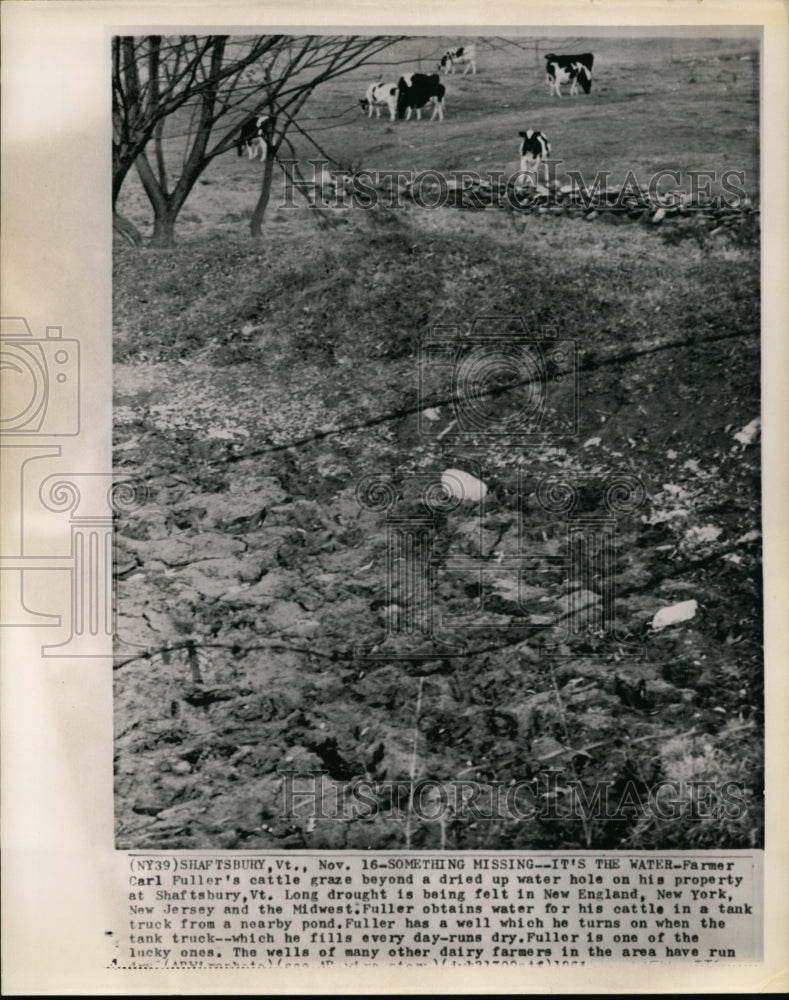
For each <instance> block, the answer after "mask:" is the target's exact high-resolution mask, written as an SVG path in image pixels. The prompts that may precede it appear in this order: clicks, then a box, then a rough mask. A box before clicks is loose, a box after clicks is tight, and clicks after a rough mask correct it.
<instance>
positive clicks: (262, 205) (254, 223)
mask: <svg viewBox="0 0 789 1000" xmlns="http://www.w3.org/2000/svg"><path fill="white" fill-rule="evenodd" d="M273 178H274V150H273V149H272V148H271V146H270V145H269V144H266V158H265V160H264V161H263V180H262V181H261V183H260V197H259V198H258V203H257V205H255V211H254V212H253V213H252V218H251V219H250V220H249V232H250V235H251V236H252V239H253V240H259V239H260V238H261V235H262V232H261V229H262V226H263V216H264V215H265V214H266V208H267V207H268V203H269V199H270V198H271V182H272V180H273Z"/></svg>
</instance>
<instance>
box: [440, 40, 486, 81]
mask: <svg viewBox="0 0 789 1000" xmlns="http://www.w3.org/2000/svg"><path fill="white" fill-rule="evenodd" d="M455 63H465V68H464V69H463V76H465V75H466V73H468V71H469V70H471V72H472V73H473V74H474V75H475V76H476V73H477V50H476V47H475V46H474V45H466V46H463V45H461V46H460V48H459V49H448V50H447V51H446V52H445V53H444V54H443V56H441V61H440V62H439V64H438V72H439V73H454V72H455Z"/></svg>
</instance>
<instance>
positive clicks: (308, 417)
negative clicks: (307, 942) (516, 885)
mask: <svg viewBox="0 0 789 1000" xmlns="http://www.w3.org/2000/svg"><path fill="white" fill-rule="evenodd" d="M111 47H112V108H113V160H112V170H113V177H112V197H113V213H114V214H113V228H114V243H113V361H114V365H113V391H114V403H113V420H114V423H113V427H114V438H113V443H114V451H113V455H114V467H115V470H116V474H122V475H123V476H124V477H126V476H128V477H129V479H130V480H133V481H139V482H140V484H141V485H140V487H139V491H140V500H139V505H138V506H137V507H136V508H135V509H133V510H131V511H129V512H124V513H121V514H120V515H119V516H118V517H117V519H116V578H117V614H118V617H117V632H116V644H115V657H116V658H115V666H114V712H115V748H114V750H115V821H116V844H117V846H118V847H119V848H124V849H134V848H145V849H155V850H165V849H167V850H169V849H174V848H177V849H223V850H255V849H266V850H270V849H296V850H310V851H316V850H322V849H331V850H346V849H347V850H354V851H362V850H371V849H372V850H398V849H400V850H418V851H435V850H525V849H529V850H563V849H586V850H589V849H591V850H617V849H620V850H621V849H629V850H655V849H691V848H718V849H724V848H759V847H761V846H762V844H763V790H764V766H763V720H764V688H763V645H762V582H761V581H762V576H761V574H762V570H761V545H762V543H761V538H762V535H761V491H760V421H761V406H760V393H761V384H760V353H761V337H760V330H761V313H760V217H761V198H760V187H759V179H760V178H759V166H760V159H759V153H760V150H759V99H760V59H761V29H758V28H746V27H743V28H721V29H719V30H716V29H713V28H707V29H703V30H702V29H691V28H686V29H681V28H677V29H665V28H664V29H654V30H646V29H642V30H638V31H636V30H627V31H625V30H617V29H613V28H612V29H609V30H607V31H602V30H598V31H597V32H592V33H589V32H586V33H585V32H584V31H583V30H582V29H580V28H579V29H578V30H577V31H573V30H570V29H561V30H559V29H556V30H555V31H553V33H551V32H550V31H547V30H545V31H544V32H541V33H539V34H537V33H535V34H530V33H529V32H528V31H526V30H522V31H520V32H517V33H513V32H508V33H506V34H502V35H493V34H489V33H485V32H482V31H479V32H473V31H471V32H469V31H467V32H464V33H463V34H462V35H457V36H456V35H452V36H450V35H437V34H431V35H414V34H405V35H391V36H390V35H372V34H347V35H312V34H301V35H300V34H292V35H290V34H289V35H271V34H260V35H248V36H238V35H231V36H228V35H207V34H206V35H146V36H142V35H140V36H121V35H118V36H115V37H114V38H113V39H112V41H111Z"/></svg>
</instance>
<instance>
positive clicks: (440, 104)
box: [397, 73, 446, 122]
mask: <svg viewBox="0 0 789 1000" xmlns="http://www.w3.org/2000/svg"><path fill="white" fill-rule="evenodd" d="M445 93H446V87H445V86H444V84H443V83H442V82H441V80H440V78H439V75H438V73H431V74H430V75H429V76H428V74H427V73H404V74H403V76H401V77H400V79H399V80H398V81H397V117H398V118H405V119H406V121H408V120H409V119H410V117H411V112H412V111H416V118H417V121H421V120H422V108H424V107H425V106H426V105H427V104H432V105H433V115H432V117H431V119H430V121H431V122H432V121H433V119H434V118H435V117H436V115H438V118H439V120H440V121H443V120H444V94H445Z"/></svg>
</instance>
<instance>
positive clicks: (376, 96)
mask: <svg viewBox="0 0 789 1000" xmlns="http://www.w3.org/2000/svg"><path fill="white" fill-rule="evenodd" d="M359 104H360V105H361V108H362V111H366V112H367V117H368V118H372V117H373V108H375V117H376V118H380V117H381V107H387V108H389V117H390V118H391V120H392V121H394V120H395V112H396V111H397V84H396V83H371V84H370V86H369V87H368V88H367V93H366V94H365V95H364V97H363V98H362V99H361V100H360V101H359Z"/></svg>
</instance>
